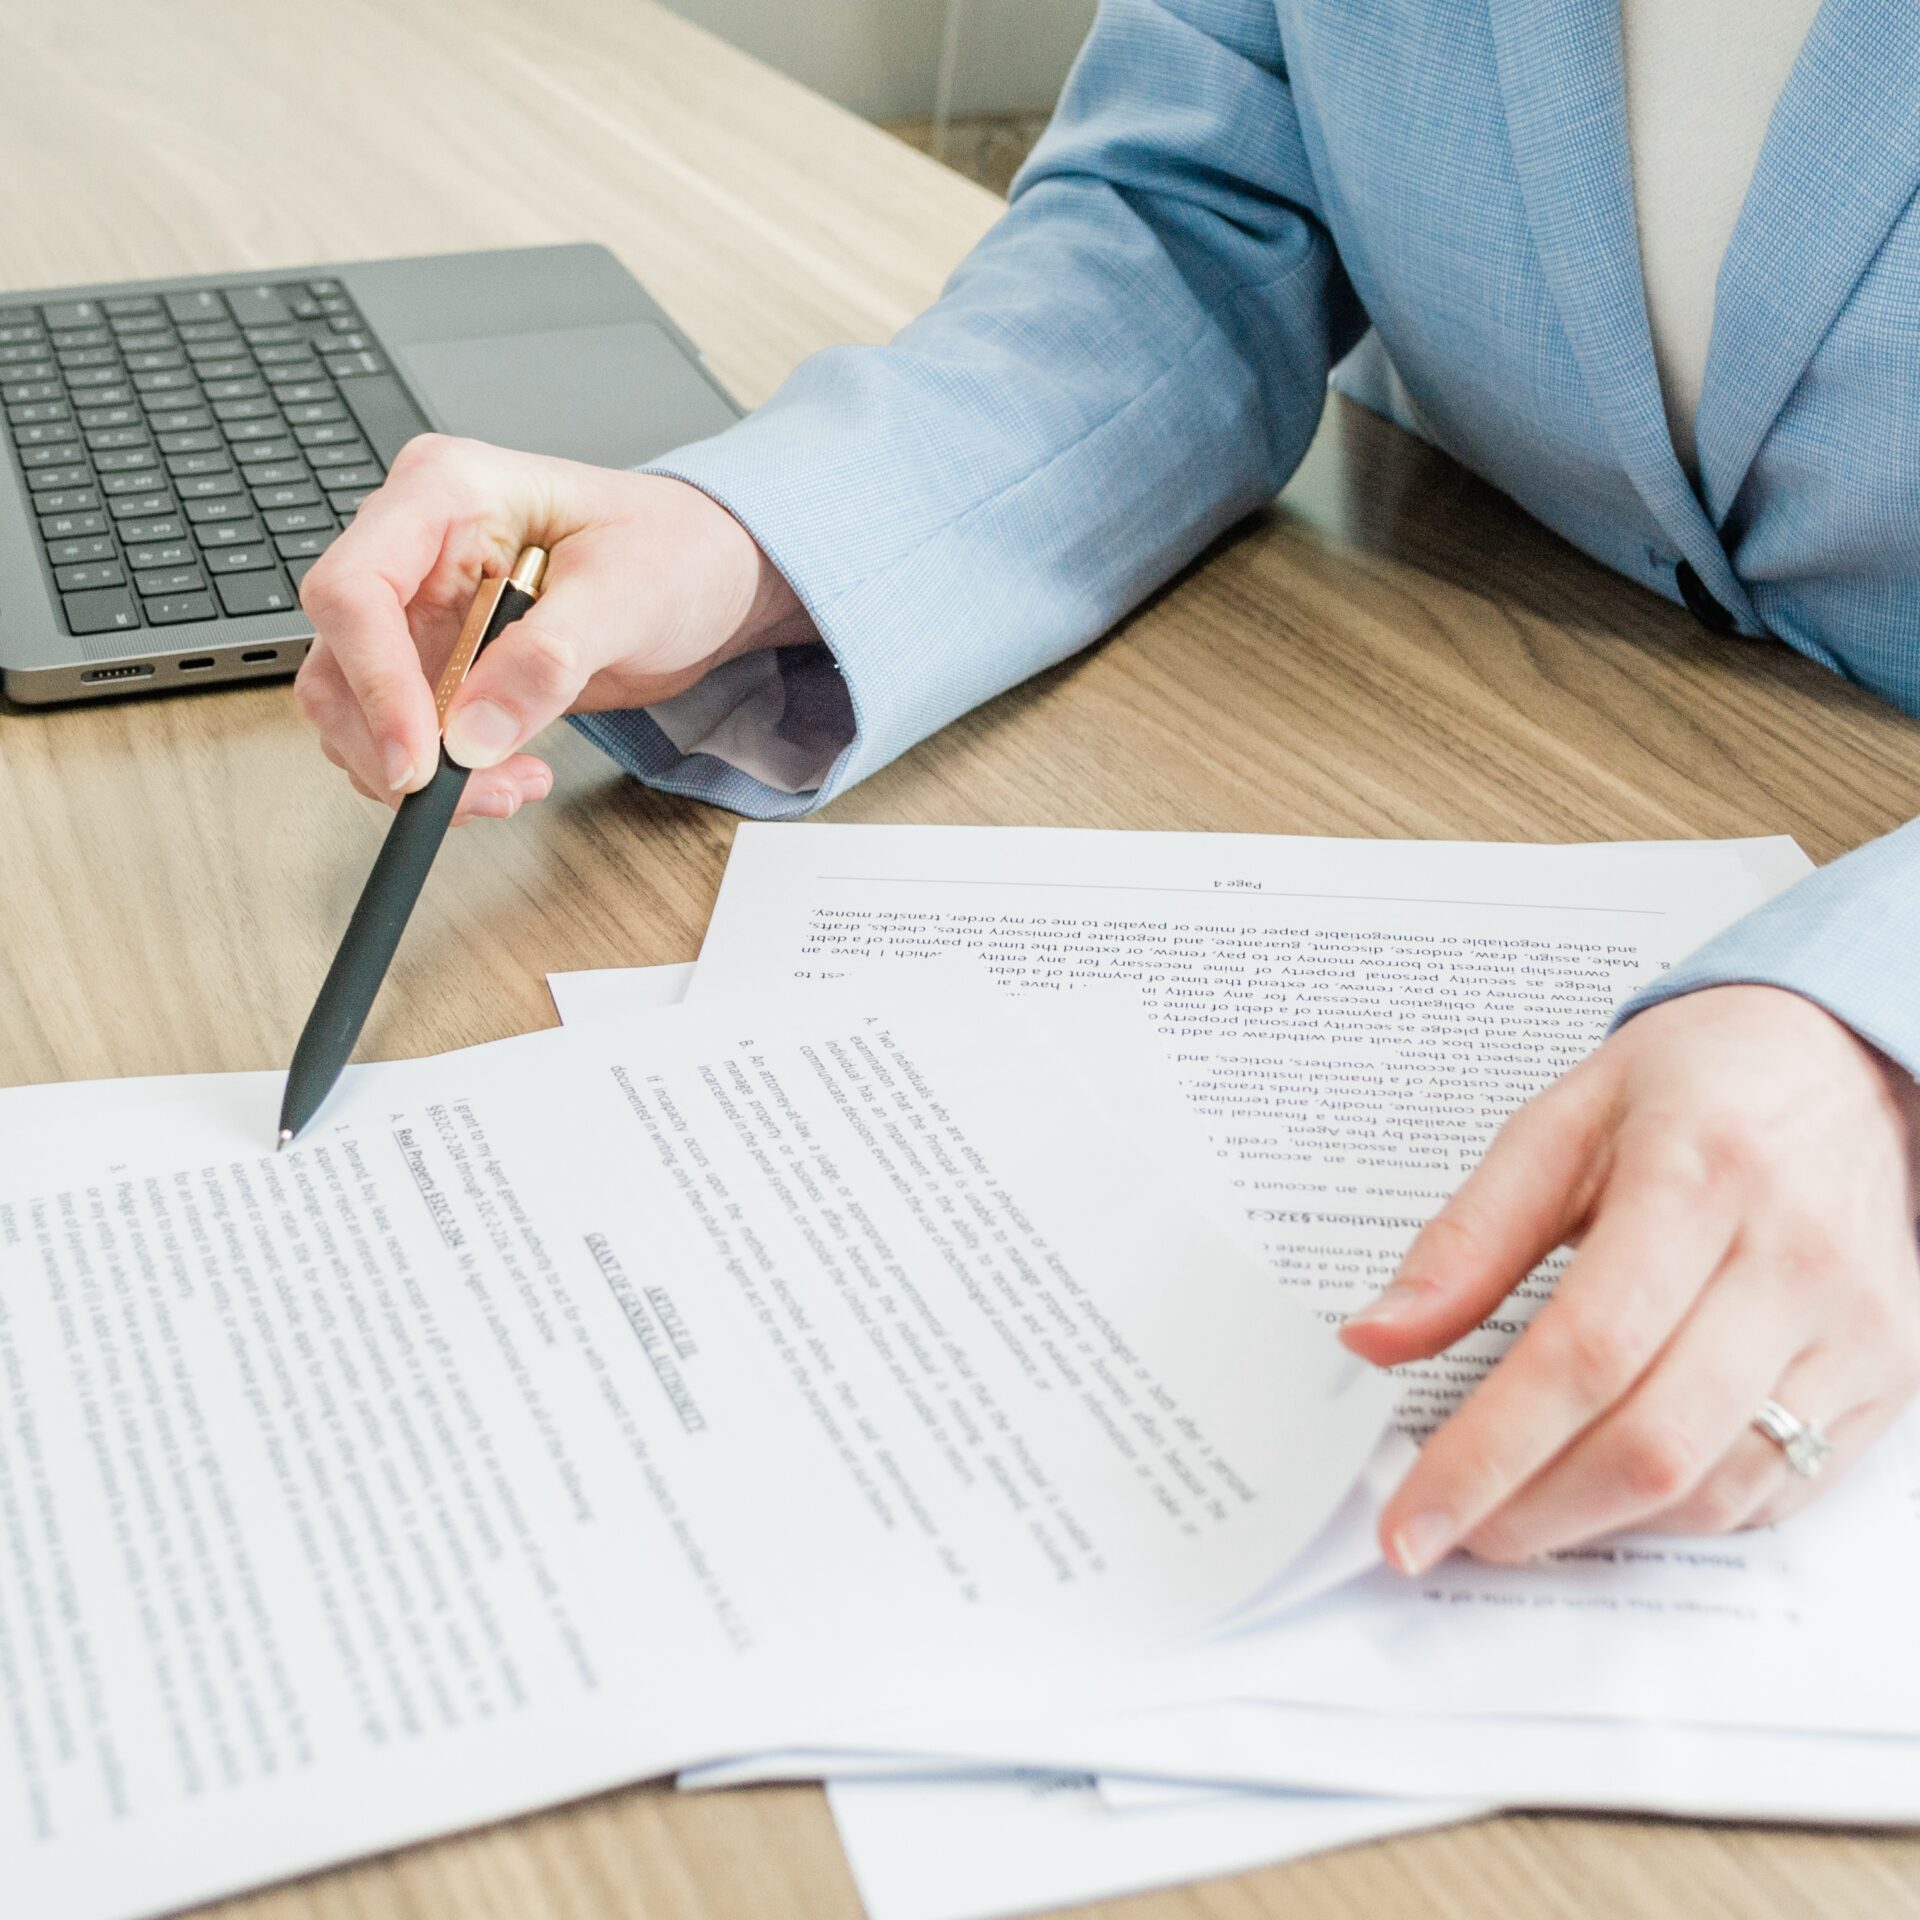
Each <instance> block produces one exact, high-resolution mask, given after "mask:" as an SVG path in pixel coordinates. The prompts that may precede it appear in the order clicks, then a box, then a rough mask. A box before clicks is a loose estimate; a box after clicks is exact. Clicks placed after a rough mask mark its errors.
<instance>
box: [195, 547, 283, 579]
mask: <svg viewBox="0 0 1920 1920" xmlns="http://www.w3.org/2000/svg"><path fill="white" fill-rule="evenodd" d="M206 565H207V571H208V572H209V573H211V574H212V575H214V577H215V578H216V579H217V578H218V577H219V576H220V575H221V574H226V573H257V572H258V571H259V570H260V569H261V568H262V567H270V566H272V565H273V551H272V549H271V548H269V547H210V548H208V550H207V556H206Z"/></svg>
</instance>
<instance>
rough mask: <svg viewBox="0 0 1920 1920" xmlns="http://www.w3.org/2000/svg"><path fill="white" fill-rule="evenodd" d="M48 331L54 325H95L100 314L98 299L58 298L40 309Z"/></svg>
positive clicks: (99, 318) (97, 323)
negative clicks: (48, 305) (50, 304)
mask: <svg viewBox="0 0 1920 1920" xmlns="http://www.w3.org/2000/svg"><path fill="white" fill-rule="evenodd" d="M40 318H41V319H42V320H44V321H45V322H46V323H47V330H48V332H52V331H53V330H54V329H55V328H56V327H97V326H98V325H99V324H100V321H101V318H102V314H101V309H100V302H99V301H98V300H60V301H56V302H55V304H54V305H52V306H50V307H42V308H41V309H40Z"/></svg>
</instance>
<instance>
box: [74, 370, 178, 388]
mask: <svg viewBox="0 0 1920 1920" xmlns="http://www.w3.org/2000/svg"><path fill="white" fill-rule="evenodd" d="M67 384H68V385H69V386H73V385H74V384H76V383H75V382H73V381H71V380H69V381H68V382H67ZM194 384H195V382H194V377H193V372H192V370H191V369H190V368H188V367H161V368H159V369H157V370H156V371H155V372H152V373H136V374H135V375H134V376H133V386H134V391H135V392H136V393H180V392H182V391H184V390H186V389H188V388H191V387H192V386H194Z"/></svg>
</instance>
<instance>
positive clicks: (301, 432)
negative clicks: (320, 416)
mask: <svg viewBox="0 0 1920 1920" xmlns="http://www.w3.org/2000/svg"><path fill="white" fill-rule="evenodd" d="M293 437H294V438H295V439H296V440H297V441H299V443H300V444H301V445H302V446H303V447H339V446H345V445H348V444H349V443H353V442H357V441H358V440H359V438H360V429H359V427H357V426H356V425H355V424H354V423H353V422H352V421H351V420H322V421H319V422H318V423H316V424H315V425H313V426H310V427H295V428H294V430H293Z"/></svg>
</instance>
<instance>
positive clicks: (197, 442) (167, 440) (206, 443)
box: [160, 427, 226, 459]
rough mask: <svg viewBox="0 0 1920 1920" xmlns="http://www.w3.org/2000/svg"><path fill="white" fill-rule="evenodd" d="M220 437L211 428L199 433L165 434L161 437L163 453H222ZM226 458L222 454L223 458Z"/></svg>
mask: <svg viewBox="0 0 1920 1920" xmlns="http://www.w3.org/2000/svg"><path fill="white" fill-rule="evenodd" d="M220 444H221V443H220V436H219V435H218V434H217V433H215V432H214V431H213V429H212V428H211V427H202V428H201V429H200V430H199V431H198V432H197V433H163V434H162V435H161V436H160V451H161V452H162V453H220ZM225 457H226V456H225V455H224V454H221V458H222V459H224V458H225Z"/></svg>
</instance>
